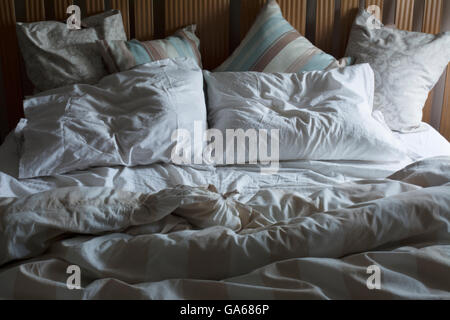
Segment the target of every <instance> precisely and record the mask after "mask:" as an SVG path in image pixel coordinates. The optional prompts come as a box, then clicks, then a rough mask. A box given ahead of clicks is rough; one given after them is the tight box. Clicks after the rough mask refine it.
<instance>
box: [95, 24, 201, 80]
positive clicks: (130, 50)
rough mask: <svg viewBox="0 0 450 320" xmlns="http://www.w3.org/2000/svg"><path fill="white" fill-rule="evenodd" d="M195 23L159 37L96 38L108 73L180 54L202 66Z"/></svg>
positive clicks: (179, 55)
mask: <svg viewBox="0 0 450 320" xmlns="http://www.w3.org/2000/svg"><path fill="white" fill-rule="evenodd" d="M195 30H196V26H195V25H190V26H187V27H185V28H183V29H180V30H178V31H177V32H175V34H174V35H172V36H170V37H167V38H165V39H161V40H151V41H143V42H141V41H138V40H136V39H133V40H130V41H107V40H100V41H97V43H98V45H99V47H100V52H101V53H102V56H103V60H104V61H105V64H106V66H107V68H108V71H109V72H110V73H115V72H120V71H125V70H128V69H131V68H133V67H135V66H137V65H140V64H144V63H147V62H151V61H157V60H163V59H173V58H179V57H187V58H192V59H193V60H194V61H197V64H198V65H199V66H200V67H201V66H202V57H201V54H200V39H199V38H197V36H196V35H195Z"/></svg>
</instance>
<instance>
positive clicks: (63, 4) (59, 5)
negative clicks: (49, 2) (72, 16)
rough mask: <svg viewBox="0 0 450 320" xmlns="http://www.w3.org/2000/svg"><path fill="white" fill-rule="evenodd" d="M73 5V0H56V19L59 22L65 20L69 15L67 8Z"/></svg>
mask: <svg viewBox="0 0 450 320" xmlns="http://www.w3.org/2000/svg"><path fill="white" fill-rule="evenodd" d="M71 4H73V0H54V7H55V19H56V20H58V21H62V20H65V19H66V18H67V17H68V15H67V13H66V11H67V7H68V6H70V5H71Z"/></svg>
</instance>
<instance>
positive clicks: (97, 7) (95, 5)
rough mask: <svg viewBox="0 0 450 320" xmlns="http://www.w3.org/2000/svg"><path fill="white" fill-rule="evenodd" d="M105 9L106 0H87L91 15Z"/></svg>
mask: <svg viewBox="0 0 450 320" xmlns="http://www.w3.org/2000/svg"><path fill="white" fill-rule="evenodd" d="M103 11H105V1H104V0H86V12H87V14H88V15H89V16H91V15H93V14H96V13H100V12H103Z"/></svg>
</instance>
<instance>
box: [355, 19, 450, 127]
mask: <svg viewBox="0 0 450 320" xmlns="http://www.w3.org/2000/svg"><path fill="white" fill-rule="evenodd" d="M371 19H373V18H372V16H371V15H370V13H368V12H367V11H365V10H360V12H359V14H358V16H357V17H356V20H355V23H354V25H353V28H352V31H351V34H350V39H349V42H348V47H347V53H346V54H347V55H348V56H350V57H352V58H355V61H356V63H369V64H370V66H371V67H372V69H373V71H374V72H375V99H374V110H379V111H381V112H382V113H383V115H384V119H385V120H386V123H387V124H388V125H389V127H390V128H391V129H392V130H395V131H400V132H409V131H414V130H417V129H419V128H420V124H421V120H422V109H423V107H424V104H425V102H426V100H427V98H428V94H429V92H430V90H431V89H432V88H433V87H434V85H435V84H436V82H437V81H438V80H439V78H440V76H441V75H442V73H443V72H444V70H445V68H446V67H447V64H448V63H449V62H450V32H445V33H441V34H438V35H434V34H426V33H420V32H409V31H403V30H398V29H394V28H388V27H385V26H383V24H382V23H381V22H380V21H377V20H375V22H376V24H375V26H374V24H372V23H369V22H373V20H371Z"/></svg>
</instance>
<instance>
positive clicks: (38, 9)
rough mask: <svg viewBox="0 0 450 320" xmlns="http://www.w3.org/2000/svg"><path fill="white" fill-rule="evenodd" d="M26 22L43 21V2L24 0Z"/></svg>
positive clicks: (40, 0)
mask: <svg viewBox="0 0 450 320" xmlns="http://www.w3.org/2000/svg"><path fill="white" fill-rule="evenodd" d="M25 4H26V15H27V22H36V21H42V20H45V5H44V0H26V3H25Z"/></svg>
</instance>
